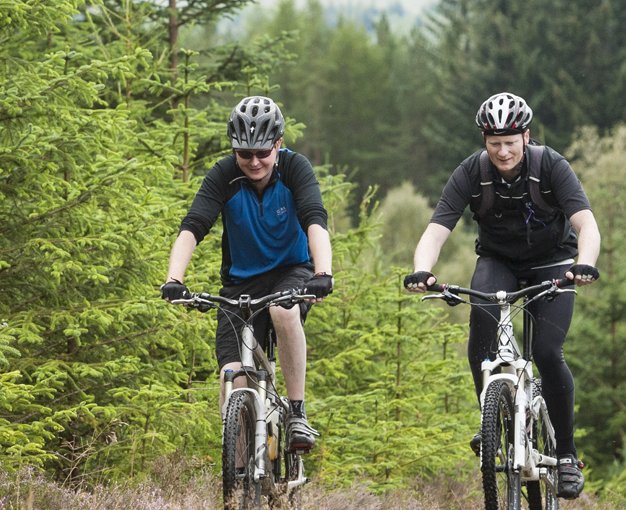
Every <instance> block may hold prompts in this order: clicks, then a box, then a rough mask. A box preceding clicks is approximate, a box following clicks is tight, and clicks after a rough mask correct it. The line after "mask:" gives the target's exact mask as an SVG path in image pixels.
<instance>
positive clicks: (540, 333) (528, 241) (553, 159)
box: [404, 92, 600, 499]
mask: <svg viewBox="0 0 626 510" xmlns="http://www.w3.org/2000/svg"><path fill="white" fill-rule="evenodd" d="M532 118H533V112H532V110H531V109H530V107H529V106H528V104H526V101H525V100H524V99H523V98H521V97H519V96H516V95H514V94H510V93H508V92H502V93H499V94H495V95H493V96H491V97H490V98H488V99H487V100H486V101H484V102H483V103H482V105H481V106H480V108H479V109H478V112H477V114H476V125H477V126H478V128H479V129H480V130H481V131H482V134H483V140H484V148H482V149H481V150H479V151H477V152H476V153H474V154H472V155H471V156H469V157H468V158H466V159H465V160H464V161H463V162H461V163H460V165H459V166H458V167H457V168H456V170H455V171H454V172H453V174H452V176H451V177H450V179H449V180H448V183H447V184H446V186H445V188H444V189H443V192H442V195H441V198H440V199H439V202H438V203H437V207H436V209H435V212H434V214H433V216H432V218H431V220H430V223H429V224H428V226H427V227H426V230H425V231H424V233H423V234H422V236H421V238H420V240H419V242H418V244H417V247H416V249H415V256H414V273H412V274H410V275H407V277H406V278H405V280H404V285H405V287H406V288H407V289H408V290H409V291H411V292H424V291H425V290H426V286H427V285H432V284H434V283H435V282H436V277H435V276H434V275H433V273H432V272H431V271H432V268H433V267H434V265H435V263H436V262H437V260H438V258H439V253H440V251H441V248H442V247H443V245H444V243H445V242H446V240H447V239H448V236H449V235H450V233H451V232H452V230H453V229H454V227H455V226H456V223H457V222H458V220H459V219H460V218H461V216H462V215H463V212H464V211H465V209H466V208H467V207H468V206H469V208H470V210H471V211H472V213H473V219H474V220H475V221H476V223H477V225H478V235H477V239H476V254H477V255H478V258H477V261H476V268H475V270H474V275H473V277H472V282H471V288H472V289H475V290H479V291H483V292H495V291H496V290H507V291H514V290H517V289H518V286H519V285H520V283H521V282H522V281H525V282H526V283H527V284H528V285H533V284H537V283H540V282H542V281H545V280H551V279H556V278H563V276H565V277H567V278H569V279H570V280H574V281H575V282H576V284H577V285H588V284H591V283H593V282H594V281H596V280H597V279H598V278H599V276H600V273H599V272H598V270H597V269H596V267H595V264H596V260H597V258H598V254H599V252H600V232H599V231H598V226H597V224H596V220H595V217H594V215H593V212H592V211H591V206H590V205H589V200H588V199H587V196H586V195H585V192H584V191H583V188H582V186H581V184H580V182H579V180H578V178H577V177H576V175H575V174H574V172H573V171H572V168H571V167H570V165H569V163H568V162H567V160H566V159H565V158H564V157H563V156H561V155H560V154H559V153H557V152H556V151H554V150H553V149H551V148H549V147H541V146H537V145H536V144H534V143H533V141H532V140H531V139H530V130H529V126H530V123H531V121H532ZM533 171H535V172H536V173H533ZM573 310H574V297H573V295H572V294H564V295H562V296H560V297H559V299H555V300H553V301H552V302H549V303H548V302H541V303H539V302H538V303H536V304H535V305H533V308H532V309H531V312H532V315H533V316H534V317H535V319H536V320H535V322H534V330H533V334H534V337H533V357H534V360H535V362H536V364H537V367H538V369H539V371H540V373H541V377H542V392H543V396H544V398H545V401H546V404H547V406H548V412H549V413H550V418H551V420H552V423H553V425H554V429H555V434H556V440H557V445H556V446H557V456H558V459H559V465H558V470H559V486H558V494H559V496H560V497H563V498H566V499H574V498H576V497H578V495H579V494H580V492H581V491H582V489H583V486H584V476H583V474H582V471H581V467H582V463H581V462H579V460H578V459H577V452H576V447H575V445H574V380H573V377H572V373H571V372H570V369H569V367H568V365H567V363H566V362H565V358H564V355H563V344H564V342H565V339H566V335H567V330H568V328H569V325H570V322H571V319H572V314H573ZM492 313H493V312H490V311H487V310H485V309H484V308H483V307H472V309H471V312H470V331H469V342H468V358H469V364H470V368H471V370H472V375H473V377H474V385H475V387H476V393H477V394H478V395H480V392H481V389H482V375H481V370H480V366H481V362H482V361H483V360H484V359H486V358H489V357H491V356H493V349H492V348H491V347H492V346H491V340H492V339H494V338H496V331H495V328H496V325H497V321H496V320H494V317H493V316H492ZM480 441H481V437H480V434H477V435H476V436H475V437H474V438H473V439H472V441H471V442H470V445H471V446H472V449H473V450H474V451H475V452H477V454H478V452H479V451H480Z"/></svg>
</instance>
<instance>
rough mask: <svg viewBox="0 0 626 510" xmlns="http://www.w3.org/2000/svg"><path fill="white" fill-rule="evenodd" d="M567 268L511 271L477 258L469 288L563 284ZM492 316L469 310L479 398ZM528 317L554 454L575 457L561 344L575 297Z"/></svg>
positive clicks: (539, 307)
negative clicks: (521, 282)
mask: <svg viewBox="0 0 626 510" xmlns="http://www.w3.org/2000/svg"><path fill="white" fill-rule="evenodd" d="M569 267H570V264H566V265H560V266H554V267H550V268H543V269H533V270H530V271H515V270H513V269H511V268H510V267H509V266H508V265H506V264H504V263H503V262H501V261H499V260H497V259H493V258H489V257H479V259H478V261H477V262H476V270H475V272H474V276H473V277H472V284H471V287H472V289H476V290H480V291H483V292H495V291H496V290H507V291H513V290H517V289H518V288H519V285H518V282H519V280H520V279H525V280H526V281H527V285H535V284H537V283H541V282H543V281H545V280H551V279H553V278H564V277H565V271H566V270H567V269H568V268H569ZM472 301H476V300H474V299H472ZM481 302H482V303H484V301H481ZM497 311H498V310H497V308H496V307H495V306H490V307H486V308H485V307H477V306H472V311H471V312H470V334H469V344H468V359H469V363H470V368H471V369H472V375H473V376H474V385H475V387H476V392H477V394H478V395H480V391H481V389H482V377H481V371H480V364H481V362H482V361H483V360H484V359H486V358H491V359H493V357H494V352H495V338H496V326H497V321H496V319H495V317H494V314H495V313H497ZM529 311H530V313H531V314H532V316H533V317H534V319H535V321H534V332H535V336H534V340H533V358H534V360H535V365H536V367H537V369H538V370H539V373H540V374H541V381H542V389H543V397H544V398H545V400H546V404H547V406H548V412H549V413H550V419H551V420H552V424H553V425H554V429H555V434H556V440H557V454H559V455H561V454H565V453H573V454H576V449H575V446H574V379H573V377H572V373H571V372H570V369H569V367H568V366H567V364H566V363H565V358H564V357H563V343H564V342H565V337H566V335H567V330H568V329H569V325H570V322H571V320H572V313H573V311H574V294H573V293H564V294H561V295H559V296H557V297H556V299H554V300H552V301H550V302H547V301H545V300H543V299H541V300H539V301H536V302H534V303H532V304H531V305H530V306H529ZM517 340H518V344H519V346H520V349H521V348H522V344H521V342H522V338H521V334H518V338H517Z"/></svg>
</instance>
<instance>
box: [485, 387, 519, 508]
mask: <svg viewBox="0 0 626 510" xmlns="http://www.w3.org/2000/svg"><path fill="white" fill-rule="evenodd" d="M481 436H482V439H481V471H482V477H483V491H484V495H485V509H486V510H520V505H521V501H520V499H521V482H520V475H519V472H515V471H514V470H513V468H512V466H513V458H512V457H513V445H514V406H513V398H512V396H511V389H510V387H509V385H508V384H507V382H506V381H504V380H496V381H493V382H492V383H491V384H489V386H488V387H487V392H486V393H485V400H484V403H483V409H482V422H481Z"/></svg>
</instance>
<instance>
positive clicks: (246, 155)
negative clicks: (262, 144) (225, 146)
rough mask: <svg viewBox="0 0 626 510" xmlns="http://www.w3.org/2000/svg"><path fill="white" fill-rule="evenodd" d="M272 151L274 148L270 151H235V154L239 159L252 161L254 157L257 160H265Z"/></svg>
mask: <svg viewBox="0 0 626 510" xmlns="http://www.w3.org/2000/svg"><path fill="white" fill-rule="evenodd" d="M273 150H274V147H272V148H271V149H266V150H263V151H241V150H236V151H235V154H237V156H239V157H240V158H241V159H252V158H253V157H254V156H256V157H257V159H265V158H269V157H270V156H271V154H272V151H273Z"/></svg>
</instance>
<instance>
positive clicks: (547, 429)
mask: <svg viewBox="0 0 626 510" xmlns="http://www.w3.org/2000/svg"><path fill="white" fill-rule="evenodd" d="M520 283H522V286H521V287H522V288H521V289H520V290H518V291H513V292H507V291H503V290H502V291H497V292H481V291H477V290H474V289H466V288H462V287H459V286H457V285H448V284H444V285H441V284H434V285H431V286H429V287H428V288H427V290H429V291H434V292H440V294H437V295H427V296H425V297H423V298H422V299H443V300H444V301H445V302H446V303H448V304H449V305H451V306H454V305H457V304H459V303H466V304H472V305H473V306H497V307H498V311H499V312H500V316H499V318H498V319H497V322H498V327H497V352H496V356H495V359H494V360H493V361H492V360H490V359H489V358H488V359H486V360H484V361H483V362H482V364H481V372H482V383H483V384H482V388H483V389H482V391H481V394H480V408H481V431H482V430H484V429H485V428H486V427H487V428H489V427H490V426H491V423H492V420H493V419H494V416H493V413H492V409H488V411H489V412H488V414H485V412H486V410H485V406H486V405H487V399H488V398H489V399H491V396H492V395H496V394H498V393H499V391H500V387H501V386H502V385H503V384H504V385H506V387H507V388H508V390H509V392H508V393H509V394H510V395H511V399H512V402H511V405H512V407H513V408H512V410H511V414H512V418H511V424H510V427H511V428H510V430H512V436H513V437H512V439H511V440H510V442H507V448H508V451H507V452H501V453H503V454H505V455H506V458H507V459H508V461H507V462H508V464H507V465H505V466H502V465H501V466H494V465H492V464H493V459H492V458H491V455H493V454H494V452H493V451H492V450H493V447H492V448H491V449H490V450H489V451H488V455H489V456H490V457H489V458H483V448H482V446H481V459H480V464H481V471H483V473H490V472H491V470H492V469H494V468H495V469H496V472H497V471H498V470H499V469H500V470H507V471H508V473H507V483H510V481H511V480H510V477H509V473H511V474H513V475H514V476H515V477H516V478H517V479H518V482H515V481H514V482H513V483H520V484H521V483H522V482H526V483H527V484H528V487H529V490H530V487H531V484H532V487H533V494H534V496H533V498H534V502H535V503H534V504H535V505H536V504H537V500H536V498H537V496H539V498H541V497H542V496H541V493H538V492H537V491H538V490H541V489H540V485H541V484H544V485H545V486H546V487H547V490H548V491H549V492H548V493H546V504H548V499H550V508H558V499H556V489H557V487H556V484H557V483H558V481H557V475H556V474H555V472H556V466H557V459H556V457H552V456H549V455H546V454H545V453H544V452H543V451H539V448H542V450H543V447H544V446H545V445H548V448H547V450H548V451H553V447H554V445H555V444H556V440H555V434H554V427H553V426H552V423H551V421H550V416H549V414H548V410H547V406H546V403H545V400H544V399H543V397H542V396H541V394H538V395H535V393H536V392H535V391H534V386H535V379H534V378H533V374H534V370H533V362H532V340H533V332H532V329H533V322H532V317H531V316H530V313H528V312H527V308H528V305H529V304H530V303H532V302H534V301H536V300H538V299H541V298H543V297H545V296H551V297H554V296H556V295H557V294H559V293H563V292H574V293H575V292H576V291H575V290H572V289H563V287H565V286H569V285H572V284H573V282H572V281H571V280H567V279H557V280H549V281H544V282H541V283H540V284H537V285H531V286H526V285H524V284H523V282H520ZM459 294H463V295H466V296H472V297H475V298H478V299H480V300H483V301H484V302H485V304H481V303H468V302H467V301H464V300H463V299H461V298H460V297H459ZM520 298H523V300H524V303H523V305H522V307H521V308H522V310H523V311H524V313H523V335H524V337H523V339H524V342H523V351H522V350H520V348H519V345H518V344H517V341H516V340H515V336H514V332H513V317H512V314H511V309H512V308H513V306H514V305H513V303H515V301H517V300H518V299H520ZM516 308H517V307H516ZM492 385H495V386H493V388H494V389H493V390H491V388H492ZM493 402H494V401H493V400H490V405H489V406H490V407H491V406H492V405H493ZM484 420H488V421H487V422H484ZM538 424H540V425H541V427H539V425H538ZM535 436H536V437H535ZM508 445H510V448H509V446H508ZM492 446H493V445H492ZM500 448H502V445H500ZM496 455H499V454H498V453H497V452H496ZM486 480H487V483H488V484H489V487H485V488H486V490H489V495H490V496H489V498H492V497H493V492H492V489H491V484H492V483H493V482H492V480H491V479H490V478H489V475H488V478H487V479H486ZM483 482H485V478H483ZM536 482H537V483H538V484H539V485H535V483H536ZM528 494H529V495H530V493H528ZM548 494H549V496H548ZM520 496H521V491H520V490H519V488H518V489H516V488H513V490H512V491H511V492H510V493H508V498H512V499H509V501H508V505H509V507H508V508H520V504H521V501H520V499H519V498H520ZM485 497H486V498H487V492H486V493H485ZM486 501H487V500H486ZM490 501H493V500H492V499H490ZM555 501H556V502H557V503H556V506H554V505H553V504H552V503H553V502H555ZM539 504H542V503H541V501H539Z"/></svg>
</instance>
